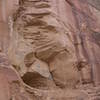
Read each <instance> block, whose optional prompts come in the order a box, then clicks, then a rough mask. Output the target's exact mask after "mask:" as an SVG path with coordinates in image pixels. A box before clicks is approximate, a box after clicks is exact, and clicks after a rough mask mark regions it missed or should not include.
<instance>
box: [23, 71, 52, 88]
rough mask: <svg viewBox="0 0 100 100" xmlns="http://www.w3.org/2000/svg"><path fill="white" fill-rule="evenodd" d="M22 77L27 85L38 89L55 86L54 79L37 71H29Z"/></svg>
mask: <svg viewBox="0 0 100 100" xmlns="http://www.w3.org/2000/svg"><path fill="white" fill-rule="evenodd" d="M22 79H23V81H24V82H25V83H26V84H27V85H29V86H31V87H34V88H37V89H50V88H51V87H53V86H54V84H53V81H52V80H50V79H48V78H45V77H43V76H41V75H40V74H39V73H37V72H27V73H25V74H24V75H23V77H22Z"/></svg>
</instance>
